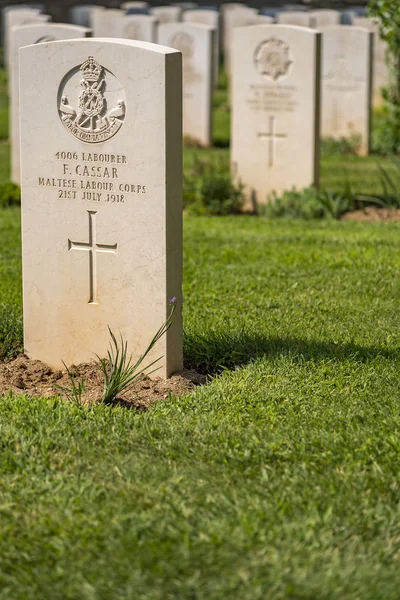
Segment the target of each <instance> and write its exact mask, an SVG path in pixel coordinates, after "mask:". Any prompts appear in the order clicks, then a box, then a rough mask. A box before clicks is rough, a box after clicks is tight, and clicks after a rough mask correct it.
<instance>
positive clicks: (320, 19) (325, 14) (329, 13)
mask: <svg viewBox="0 0 400 600" xmlns="http://www.w3.org/2000/svg"><path fill="white" fill-rule="evenodd" d="M309 14H310V16H311V18H312V19H313V20H314V27H316V28H319V27H328V26H330V25H339V24H340V12H339V11H338V10H330V9H328V8H321V9H320V10H311V11H310V13H309Z"/></svg>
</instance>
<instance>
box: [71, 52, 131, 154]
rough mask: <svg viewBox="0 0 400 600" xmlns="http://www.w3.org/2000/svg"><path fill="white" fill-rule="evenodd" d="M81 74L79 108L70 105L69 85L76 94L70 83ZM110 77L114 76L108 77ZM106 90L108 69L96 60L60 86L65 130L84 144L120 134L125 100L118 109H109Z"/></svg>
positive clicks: (120, 102) (101, 140) (102, 140)
mask: <svg viewBox="0 0 400 600" xmlns="http://www.w3.org/2000/svg"><path fill="white" fill-rule="evenodd" d="M78 73H79V79H80V78H81V77H82V76H83V79H80V82H79V85H80V93H79V94H78V98H77V104H78V106H77V108H74V106H72V105H70V103H69V99H68V96H67V91H66V88H67V85H69V89H70V90H71V89H72V90H73V89H74V88H73V85H72V84H71V80H72V81H74V80H73V77H74V75H75V76H76V75H77V74H78ZM107 75H111V74H109V73H107ZM106 90H107V82H106V74H105V69H104V67H102V66H101V65H100V64H99V63H98V62H97V61H95V60H94V58H93V56H89V58H88V59H87V60H86V61H85V62H84V63H82V65H81V66H80V67H79V68H77V69H76V73H74V72H72V73H71V74H69V76H67V78H66V81H65V83H64V85H63V84H61V86H60V91H59V96H60V100H59V114H60V118H61V121H62V122H63V124H64V126H65V127H66V128H67V129H68V131H70V132H71V133H72V135H73V136H74V137H76V138H78V139H79V140H81V141H83V142H89V143H99V142H104V141H105V140H108V139H109V138H111V137H112V136H113V135H115V134H116V133H117V131H119V129H120V128H121V126H122V123H123V121H124V118H125V100H124V99H123V98H122V97H121V98H120V99H118V100H117V101H116V106H114V107H112V108H111V109H108V105H107V99H106V97H105V92H106Z"/></svg>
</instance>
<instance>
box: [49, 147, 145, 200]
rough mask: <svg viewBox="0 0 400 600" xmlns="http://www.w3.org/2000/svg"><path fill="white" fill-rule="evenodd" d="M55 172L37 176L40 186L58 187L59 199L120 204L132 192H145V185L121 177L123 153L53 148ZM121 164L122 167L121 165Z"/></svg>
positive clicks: (125, 162)
mask: <svg viewBox="0 0 400 600" xmlns="http://www.w3.org/2000/svg"><path fill="white" fill-rule="evenodd" d="M55 158H56V159H57V161H59V174H56V175H52V176H50V177H49V176H39V177H38V184H39V186H40V187H43V188H58V196H57V197H58V199H59V200H76V199H80V200H84V201H87V202H109V203H115V204H118V203H119V204H121V203H122V204H123V203H124V202H125V201H126V200H128V199H129V198H131V197H133V196H137V195H143V194H147V193H148V190H147V186H146V185H143V184H138V183H131V182H130V181H125V180H124V178H123V177H121V176H120V170H121V169H123V170H124V173H126V166H127V164H128V162H127V157H126V156H125V155H123V154H109V153H96V152H76V151H75V152H69V151H59V152H56V154H55ZM124 167H125V169H124Z"/></svg>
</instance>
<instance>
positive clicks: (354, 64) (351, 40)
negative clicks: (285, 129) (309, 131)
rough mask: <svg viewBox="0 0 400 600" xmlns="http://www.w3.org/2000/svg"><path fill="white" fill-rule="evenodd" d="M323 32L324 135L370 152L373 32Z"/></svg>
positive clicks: (334, 29) (343, 29)
mask: <svg viewBox="0 0 400 600" xmlns="http://www.w3.org/2000/svg"><path fill="white" fill-rule="evenodd" d="M321 31H322V49H323V50H322V57H323V59H322V135H323V136H324V137H333V138H342V137H344V138H350V139H351V138H352V139H354V140H355V139H356V136H357V137H358V138H359V139H360V147H359V150H358V153H359V154H360V155H364V156H365V155H366V154H368V152H369V138H370V128H371V72H372V41H373V40H372V36H373V34H372V32H369V31H367V30H366V29H361V28H358V27H345V26H341V25H338V26H336V27H325V28H323V29H321Z"/></svg>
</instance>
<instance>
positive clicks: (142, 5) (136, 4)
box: [119, 0, 149, 10]
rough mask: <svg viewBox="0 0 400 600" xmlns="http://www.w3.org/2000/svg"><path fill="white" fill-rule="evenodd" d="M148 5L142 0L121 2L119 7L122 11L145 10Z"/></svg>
mask: <svg viewBox="0 0 400 600" xmlns="http://www.w3.org/2000/svg"><path fill="white" fill-rule="evenodd" d="M148 5H149V3H148V2H144V1H142V0H132V1H131V2H123V3H122V4H120V5H119V7H120V8H122V9H123V10H129V9H130V8H146V7H147V6H148Z"/></svg>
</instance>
